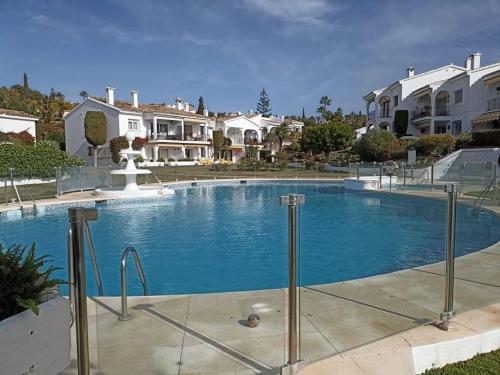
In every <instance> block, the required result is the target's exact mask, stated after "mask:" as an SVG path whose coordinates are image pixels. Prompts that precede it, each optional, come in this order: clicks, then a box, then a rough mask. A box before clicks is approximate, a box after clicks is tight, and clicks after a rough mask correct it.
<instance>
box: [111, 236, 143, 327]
mask: <svg viewBox="0 0 500 375" xmlns="http://www.w3.org/2000/svg"><path fill="white" fill-rule="evenodd" d="M129 254H132V256H133V257H134V263H135V268H136V269H137V273H138V274H139V279H141V284H142V288H143V290H144V295H145V296H147V295H149V288H148V283H147V281H146V276H144V270H143V269H142V264H141V260H140V259H139V254H138V253H137V250H136V249H135V247H133V246H129V247H127V248H126V249H125V250H124V251H123V254H122V259H121V262H120V263H121V264H120V281H121V300H122V312H121V315H120V316H119V317H118V320H121V321H125V320H129V319H131V318H133V315H129V313H128V310H127V258H128V255H129Z"/></svg>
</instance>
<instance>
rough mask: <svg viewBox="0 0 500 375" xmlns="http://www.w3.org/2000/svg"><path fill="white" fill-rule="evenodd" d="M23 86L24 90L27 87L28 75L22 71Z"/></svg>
mask: <svg viewBox="0 0 500 375" xmlns="http://www.w3.org/2000/svg"><path fill="white" fill-rule="evenodd" d="M23 87H24V89H25V90H28V89H29V85H28V75H27V74H26V73H23Z"/></svg>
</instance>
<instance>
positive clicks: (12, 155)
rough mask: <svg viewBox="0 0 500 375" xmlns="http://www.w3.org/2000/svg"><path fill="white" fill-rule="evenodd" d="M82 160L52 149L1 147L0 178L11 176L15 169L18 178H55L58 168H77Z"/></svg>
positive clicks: (10, 145)
mask: <svg viewBox="0 0 500 375" xmlns="http://www.w3.org/2000/svg"><path fill="white" fill-rule="evenodd" d="M83 164H84V162H83V160H82V159H80V158H78V157H76V156H72V155H69V154H67V153H66V152H64V151H61V150H57V149H55V148H50V147H33V146H20V145H15V144H4V145H0V177H8V176H9V175H10V171H9V168H14V176H15V177H16V178H54V177H55V170H54V168H56V167H77V166H80V165H83Z"/></svg>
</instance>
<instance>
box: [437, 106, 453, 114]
mask: <svg viewBox="0 0 500 375" xmlns="http://www.w3.org/2000/svg"><path fill="white" fill-rule="evenodd" d="M449 115H450V108H449V107H448V106H447V105H438V106H437V107H436V116H449Z"/></svg>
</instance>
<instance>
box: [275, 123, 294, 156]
mask: <svg viewBox="0 0 500 375" xmlns="http://www.w3.org/2000/svg"><path fill="white" fill-rule="evenodd" d="M273 130H274V133H275V134H276V136H277V137H278V147H279V151H281V149H282V148H283V142H285V141H287V140H289V139H290V128H289V127H288V126H287V125H286V124H285V123H283V124H280V125H279V126H277V127H276V128H274V129H273Z"/></svg>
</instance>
